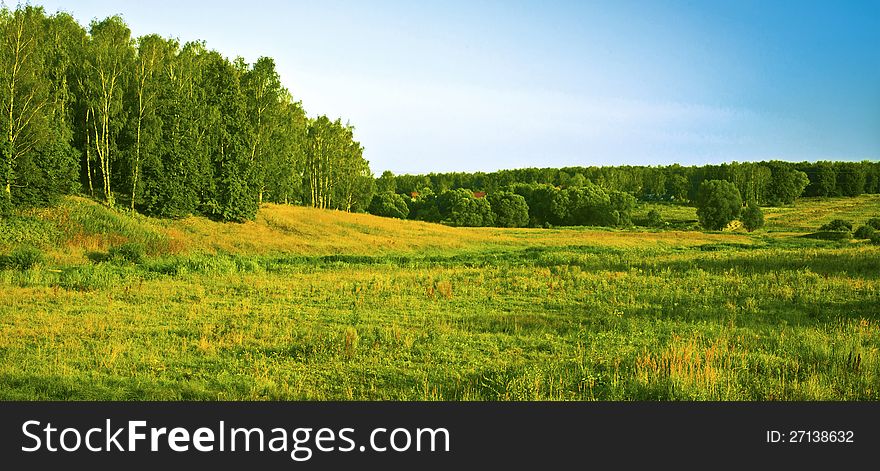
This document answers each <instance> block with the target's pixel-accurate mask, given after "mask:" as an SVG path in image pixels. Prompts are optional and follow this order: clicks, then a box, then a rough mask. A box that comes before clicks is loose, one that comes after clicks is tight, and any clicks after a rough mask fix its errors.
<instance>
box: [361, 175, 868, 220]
mask: <svg viewBox="0 0 880 471" xmlns="http://www.w3.org/2000/svg"><path fill="white" fill-rule="evenodd" d="M711 181H724V182H727V183H729V184H730V185H729V187H728V188H730V189H732V190H735V191H736V194H737V195H738V196H737V197H738V198H740V199H739V200H738V201H740V205H741V206H748V205H754V206H758V205H760V206H779V205H786V204H791V203H793V202H794V201H795V199H797V198H799V197H801V196H810V197H815V196H858V195H861V194H863V193H880V162H870V161H863V162H827V161H820V162H799V163H792V162H782V161H765V162H743V163H739V162H732V163H724V164H720V165H703V166H689V167H685V166H681V165H669V166H614V167H566V168H524V169H511V170H499V171H497V172H488V173H486V172H473V173H466V172H453V173H430V174H427V175H394V174H393V173H392V172H387V171H386V172H384V173H383V174H382V175H381V176H380V177H379V178H377V179H376V188H377V191H378V194H377V196H376V197H375V198H374V199H373V204H372V205H371V207H370V212H372V213H374V214H380V215H385V216H392V217H401V218H410V219H418V220H424V221H431V222H445V223H447V224H452V225H483V226H491V225H499V226H510V225H511V223H510V222H509V221H512V220H515V221H517V223H516V224H515V225H516V226H517V227H524V226H531V227H541V226H548V225H603V226H617V225H627V224H629V223H630V212H631V210H632V208H633V207H634V205H635V201H637V200H641V201H669V202H678V203H683V204H694V205H699V203H700V201H701V200H702V199H703V197H702V196H701V195H702V194H703V193H704V192H705V188H704V183H706V182H711ZM730 193H731V194H732V192H730ZM465 194H470V195H471V199H485V203H480V202H468V203H459V204H458V205H457V206H456V205H450V204H448V203H445V201H448V200H450V199H452V200H458V199H462V198H463V195H465ZM474 195H476V196H474ZM513 196H519V197H520V198H521V201H519V200H517V202H516V203H512V202H511V201H512V199H511V198H513ZM502 201H503V202H502ZM522 203H524V204H525V209H524V210H522V209H521V210H518V211H519V213H520V214H519V216H517V218H512V219H511V218H509V217H502V216H499V214H498V212H497V211H493V209H494V208H495V205H496V204H499V205H504V206H505V207H506V208H510V207H513V206H516V207H519V206H521V204H522ZM483 206H485V207H483ZM467 208H470V210H469V211H468V210H467ZM499 211H502V210H499ZM503 211H507V209H505V210H503ZM522 211H525V212H526V213H527V214H528V216H527V218H526V219H523V216H522ZM462 212H465V213H469V215H468V216H467V217H464V216H461V215H460V213H462ZM493 214H494V216H493ZM710 225H711V226H714V224H710Z"/></svg>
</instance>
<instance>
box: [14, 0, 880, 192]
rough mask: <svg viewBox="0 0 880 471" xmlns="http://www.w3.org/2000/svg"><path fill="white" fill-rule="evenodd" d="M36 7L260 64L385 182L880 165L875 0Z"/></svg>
mask: <svg viewBox="0 0 880 471" xmlns="http://www.w3.org/2000/svg"><path fill="white" fill-rule="evenodd" d="M7 3H13V2H10V1H9V0H7ZM32 3H35V4H40V5H43V6H45V7H46V9H47V10H48V11H49V12H54V11H56V10H58V9H61V10H65V11H68V12H70V13H72V14H73V15H74V16H75V17H76V18H77V19H79V20H80V22H81V23H83V24H87V23H88V22H89V21H90V20H91V19H93V18H98V17H100V18H103V17H105V16H108V15H112V14H121V15H122V16H123V18H124V19H125V20H126V22H127V23H128V24H129V26H130V27H131V29H132V31H133V33H134V34H135V35H143V34H147V33H159V34H161V35H163V36H172V37H177V38H180V39H181V40H182V41H188V40H194V39H202V40H205V41H206V42H207V46H208V47H209V48H211V49H216V50H218V51H220V52H221V53H222V54H224V55H226V56H228V57H235V56H243V57H244V58H245V59H247V60H248V61H249V62H253V61H255V60H256V59H257V58H258V57H259V56H261V55H265V56H271V57H273V58H274V59H275V61H276V64H277V66H278V71H279V73H280V74H281V76H282V80H283V82H284V84H285V85H286V86H287V88H288V89H290V91H291V92H292V93H293V95H294V97H295V99H297V100H301V101H302V102H303V105H304V106H305V109H306V111H307V112H308V113H309V114H310V115H311V116H315V115H319V114H326V115H328V116H330V117H342V118H343V121H345V120H349V121H350V122H351V124H353V125H354V126H355V129H356V138H357V139H359V140H360V141H361V143H362V144H363V145H364V147H365V156H366V158H367V159H368V160H370V163H371V167H372V169H373V171H374V173H376V174H377V175H378V174H379V173H381V172H382V171H383V170H391V171H393V172H395V173H426V172H431V171H476V170H483V171H490V170H496V169H499V168H517V167H532V166H539V167H544V166H548V167H559V166H567V165H584V166H587V165H616V164H646V165H653V164H669V163H675V162H678V163H682V164H686V165H690V164H703V163H717V162H722V161H732V160H738V161H747V160H763V159H771V158H776V159H782V160H819V159H833V160H836V159H841V160H863V159H869V160H877V159H880V0H869V1H834V0H829V1H824V2H815V1H810V0H798V1H772V0H765V1H751V0H735V1H734V0H731V1H711V2H702V1H629V0H622V1H621V0H605V1H595V2H593V1H567V2H563V1H548V0H541V1H512V0H510V1H479V0H476V1H474V0H471V1H457V0H442V1H427V0H418V1H368V0H360V1H336V0H329V1H323V0H322V1H315V0H310V1H292V0H291V1H261V0H250V1H223V0H214V1H190V0H175V1H166V0H161V1H147V0H141V1H120V0H82V1H53V0H45V1H38V0H33V2H32Z"/></svg>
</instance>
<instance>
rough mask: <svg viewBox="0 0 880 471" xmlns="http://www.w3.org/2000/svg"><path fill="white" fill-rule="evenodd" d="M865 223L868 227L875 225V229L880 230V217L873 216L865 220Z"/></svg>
mask: <svg viewBox="0 0 880 471" xmlns="http://www.w3.org/2000/svg"><path fill="white" fill-rule="evenodd" d="M865 225H866V226H868V227H873V228H874V229H875V230H878V231H880V218H871V219H868V221H867V222H865Z"/></svg>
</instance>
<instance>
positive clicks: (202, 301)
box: [0, 195, 880, 401]
mask: <svg viewBox="0 0 880 471" xmlns="http://www.w3.org/2000/svg"><path fill="white" fill-rule="evenodd" d="M650 209H658V210H660V211H661V212H662V213H663V215H664V220H666V221H668V222H669V223H670V224H669V225H668V226H669V227H667V228H665V229H646V228H640V227H634V228H632V229H623V230H610V229H602V228H583V227H577V228H558V229H499V228H452V227H446V226H441V225H434V224H428V223H422V222H417V221H400V220H392V219H386V218H378V217H374V216H369V215H362V214H348V213H343V212H338V211H329V210H318V209H310V208H303V207H291V206H283V205H264V206H263V207H262V208H261V210H260V212H259V214H258V215H257V218H256V220H255V221H251V222H247V223H244V224H229V223H226V224H224V223H217V222H212V221H209V220H207V219H204V218H195V217H192V218H187V219H182V220H164V219H151V218H148V217H145V216H140V215H137V214H135V213H129V212H124V211H115V210H110V209H107V208H105V207H103V206H100V205H98V204H96V203H93V202H90V201H88V200H85V199H81V198H67V199H65V200H64V202H63V203H62V204H61V205H59V206H58V207H55V208H50V209H42V210H31V211H26V212H24V213H21V214H19V215H17V216H15V217H12V218H7V219H5V220H3V221H2V222H0V253H2V254H6V255H4V260H5V264H4V266H5V268H4V269H3V270H2V271H0V399H5V400H15V399H24V400H276V399H281V400H478V401H483V400H747V401H755V400H757V401H764V400H877V399H880V246H877V245H871V244H870V243H868V242H865V241H856V240H843V241H824V240H814V239H810V238H805V237H802V236H803V235H804V234H806V233H808V232H813V231H816V230H817V228H818V226H819V225H821V224H823V223H826V222H828V221H830V220H831V219H835V218H844V219H848V220H850V221H852V222H853V223H854V224H855V225H861V224H863V223H864V221H866V220H867V219H869V218H871V217H877V216H880V196H877V195H871V196H862V197H858V198H832V199H801V200H798V202H797V204H796V205H795V206H792V207H785V208H765V214H766V221H767V224H766V227H765V229H763V230H759V231H756V232H753V233H747V232H745V231H744V230H742V229H739V228H735V227H734V228H729V229H727V230H725V231H721V232H711V233H707V232H703V231H699V230H695V229H694V228H693V226H694V224H693V223H694V222H695V221H696V216H695V213H694V209H693V208H690V207H684V206H673V205H662V204H653V205H644V206H642V207H640V208H638V209H637V210H636V212H635V213H634V218H633V219H634V220H635V221H636V222H638V219H639V217H640V215H642V214H645V213H647V212H648V211H649V210H650ZM26 248H28V249H26ZM28 254H30V255H28Z"/></svg>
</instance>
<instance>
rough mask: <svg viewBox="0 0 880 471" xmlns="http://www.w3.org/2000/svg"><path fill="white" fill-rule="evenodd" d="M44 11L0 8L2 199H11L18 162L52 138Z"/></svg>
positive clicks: (31, 8)
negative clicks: (46, 75) (44, 49)
mask: <svg viewBox="0 0 880 471" xmlns="http://www.w3.org/2000/svg"><path fill="white" fill-rule="evenodd" d="M42 19H43V14H42V10H41V9H38V8H35V7H31V6H26V7H24V8H19V9H16V10H15V11H12V12H10V11H9V10H7V9H5V8H4V9H3V10H0V70H2V71H3V73H2V74H0V107H2V109H0V127H2V145H0V152H2V168H0V172H2V175H0V178H2V185H3V198H4V200H5V201H6V203H7V204H9V203H11V201H12V190H13V187H14V186H16V166H17V163H18V162H19V159H22V158H26V157H28V156H29V155H31V154H32V153H33V152H35V151H36V150H37V148H38V147H39V146H40V145H41V144H43V143H44V142H46V141H47V140H48V139H49V131H48V114H49V113H48V110H47V108H48V107H49V106H50V102H49V83H48V81H46V80H44V79H43V74H44V54H43V51H42V50H41V44H40V43H41V39H42V38H41V37H40V34H41V33H42V32H43V25H42V24H41V23H42Z"/></svg>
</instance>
